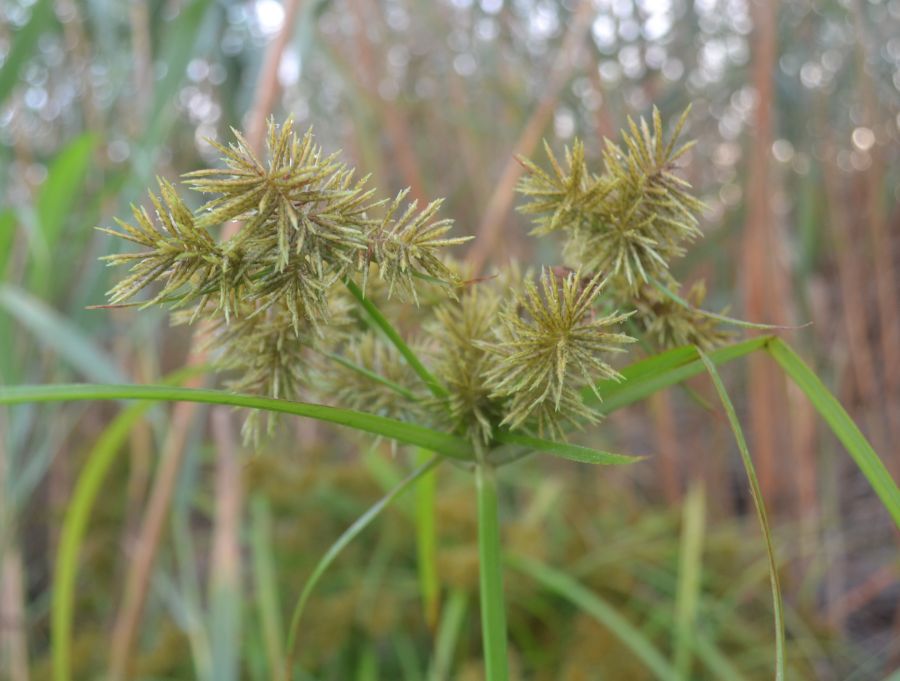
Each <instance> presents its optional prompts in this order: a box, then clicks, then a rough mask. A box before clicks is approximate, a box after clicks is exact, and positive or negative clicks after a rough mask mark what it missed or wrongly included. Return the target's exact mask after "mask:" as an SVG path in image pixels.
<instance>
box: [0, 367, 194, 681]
mask: <svg viewBox="0 0 900 681" xmlns="http://www.w3.org/2000/svg"><path fill="white" fill-rule="evenodd" d="M202 369H203V367H189V368H187V369H183V370H181V371H178V372H176V373H174V374H172V375H171V376H169V377H167V378H166V379H165V380H166V381H167V382H169V383H172V384H177V383H180V382H182V381H184V380H186V379H187V378H188V377H190V376H192V375H195V374H196V373H197V371H198V370H202ZM7 390H11V389H7V388H0V392H6V391H7ZM150 407H151V404H150V403H149V402H147V403H140V404H134V405H131V406H130V407H128V408H127V409H125V410H124V411H122V412H121V413H120V414H119V415H118V416H116V418H115V419H114V420H113V421H112V423H110V424H109V425H108V426H107V427H106V429H105V430H104V431H103V433H102V434H101V435H100V437H99V438H98V439H97V441H96V442H95V443H94V446H93V448H92V449H91V451H90V452H89V453H88V457H87V460H86V462H85V465H84V468H83V469H82V471H81V473H80V474H79V476H78V482H76V483H75V491H74V492H73V494H72V500H71V501H70V502H69V504H68V506H67V507H66V514H65V519H64V521H63V526H62V531H61V532H60V535H59V549H58V552H57V555H56V566H55V570H54V574H53V601H52V603H51V629H50V637H51V640H52V642H53V645H52V646H51V649H52V661H53V678H54V679H55V680H56V681H70V680H71V678H72V676H71V674H72V627H73V619H74V612H75V586H76V575H77V573H78V556H79V554H80V553H81V545H82V543H83V541H84V536H85V532H86V531H87V524H88V520H89V518H90V515H91V510H92V509H93V508H94V502H96V500H97V496H98V495H99V494H100V490H101V489H102V487H103V483H104V481H105V480H106V476H107V475H108V474H109V471H110V469H111V468H112V465H113V463H114V462H115V459H116V454H118V452H119V450H120V449H121V447H122V445H123V444H124V442H125V440H126V438H127V437H128V434H129V433H130V432H131V430H132V428H134V426H135V424H136V423H137V422H138V421H139V420H140V418H141V417H142V416H143V415H144V413H145V412H146V411H147V409H149V408H150Z"/></svg>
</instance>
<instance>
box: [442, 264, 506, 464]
mask: <svg viewBox="0 0 900 681" xmlns="http://www.w3.org/2000/svg"><path fill="white" fill-rule="evenodd" d="M501 296H502V293H501V291H500V290H499V287H498V286H497V285H496V283H495V282H492V281H489V282H481V283H478V284H475V285H472V286H469V287H468V288H467V289H466V290H465V292H463V294H462V295H460V296H459V298H458V300H455V301H449V302H448V303H446V304H445V305H442V306H440V307H438V308H436V309H435V311H434V317H433V319H432V320H431V321H430V322H429V323H428V325H427V326H426V331H427V332H428V335H429V337H430V338H431V339H432V348H431V353H430V354H431V356H432V358H433V361H434V369H435V374H436V376H437V377H438V379H439V380H440V381H441V383H442V384H443V385H444V386H445V387H446V388H447V390H448V392H449V396H448V397H447V398H446V400H444V401H443V403H442V404H436V405H435V413H436V415H437V416H438V418H439V419H441V420H442V421H443V423H442V425H444V426H445V427H446V428H448V429H449V430H451V431H452V432H456V433H459V434H461V435H465V436H466V437H467V438H468V439H469V440H470V441H471V442H473V443H475V444H476V445H477V446H479V447H482V446H486V445H488V444H489V443H490V440H491V437H492V435H493V431H494V428H495V426H496V425H497V423H499V421H500V420H502V418H503V410H502V404H501V403H500V402H499V401H498V400H496V399H494V398H493V397H492V395H491V393H492V392H493V386H492V384H491V382H490V381H489V379H488V374H489V373H490V371H491V370H492V369H493V368H494V367H495V366H496V364H497V362H496V360H497V357H496V355H495V354H494V353H493V352H492V351H491V347H492V343H493V342H494V341H495V340H496V336H495V332H496V329H497V316H498V314H499V313H500V307H501V304H502V300H503V299H502V297H501Z"/></svg>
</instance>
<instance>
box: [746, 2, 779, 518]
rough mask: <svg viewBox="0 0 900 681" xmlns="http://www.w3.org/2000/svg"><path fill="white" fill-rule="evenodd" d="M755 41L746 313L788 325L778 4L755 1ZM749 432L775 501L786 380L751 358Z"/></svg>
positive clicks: (764, 486)
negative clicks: (776, 130)
mask: <svg viewBox="0 0 900 681" xmlns="http://www.w3.org/2000/svg"><path fill="white" fill-rule="evenodd" d="M751 10H752V13H753V21H754V27H755V28H754V31H755V37H754V40H753V46H752V53H753V65H752V74H753V75H752V78H753V84H754V87H755V89H756V95H757V96H756V109H755V112H754V137H753V144H752V145H751V147H750V159H749V171H748V178H747V204H748V208H747V220H746V225H745V232H744V243H743V249H742V252H743V262H742V274H743V281H742V284H743V289H744V290H743V294H744V312H745V314H746V316H747V317H748V318H749V319H751V320H753V321H765V322H769V323H776V324H782V325H783V324H785V323H786V320H785V315H784V312H783V309H784V306H785V305H787V298H786V296H785V294H786V293H787V287H786V286H785V285H784V283H783V279H784V276H783V272H782V271H781V270H780V268H779V267H778V263H777V259H778V255H779V253H780V252H781V249H780V244H779V243H778V242H779V240H778V237H777V234H776V233H775V230H774V224H775V223H774V215H773V211H772V205H771V201H770V196H771V194H770V190H771V186H772V178H771V174H770V160H769V150H770V148H771V146H772V138H773V134H772V130H773V121H772V106H773V102H774V87H773V86H774V84H773V82H772V81H773V78H772V74H773V73H774V72H775V60H776V57H777V44H776V39H777V31H776V17H777V12H778V3H777V2H772V1H770V0H754V2H753V3H752V5H751ZM749 363H750V371H749V391H748V392H749V395H750V403H749V409H750V430H751V433H752V442H753V451H754V456H755V458H756V460H757V467H758V470H759V482H760V487H761V488H762V492H763V495H764V496H765V497H766V498H767V499H769V500H770V503H774V502H776V500H777V499H776V498H777V495H778V492H779V490H778V487H779V484H778V481H779V475H778V471H777V461H778V452H779V451H783V447H782V443H781V438H780V437H779V435H780V433H779V428H780V423H781V422H782V419H781V418H780V416H779V414H783V413H784V410H783V408H782V403H783V396H782V395H781V388H782V387H783V380H782V378H781V376H780V375H779V373H778V371H777V369H776V367H774V366H773V365H772V363H771V362H768V361H766V358H764V357H761V356H752V357H750V362H749Z"/></svg>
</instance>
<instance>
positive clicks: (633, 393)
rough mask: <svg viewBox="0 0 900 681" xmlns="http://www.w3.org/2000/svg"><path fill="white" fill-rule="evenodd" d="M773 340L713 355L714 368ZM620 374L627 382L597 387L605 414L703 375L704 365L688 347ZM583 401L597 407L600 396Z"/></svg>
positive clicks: (739, 345)
mask: <svg viewBox="0 0 900 681" xmlns="http://www.w3.org/2000/svg"><path fill="white" fill-rule="evenodd" d="M770 340H771V336H759V337H757V338H751V339H749V340H746V341H743V342H741V343H735V344H733V345H727V346H725V347H723V348H719V349H718V350H715V351H713V352H710V353H709V358H710V360H711V361H712V362H713V363H714V364H717V365H718V364H725V363H726V362H730V361H732V360H734V359H738V358H739V357H744V356H745V355H749V354H750V353H751V352H754V351H756V350H759V349H761V348H764V347H765V346H766V344H767V343H768V342H769V341H770ZM619 373H621V374H622V376H623V378H624V380H622V381H601V382H600V383H598V384H597V392H598V393H599V395H600V397H601V398H602V399H603V402H602V403H601V404H600V405H599V408H600V411H602V412H603V413H605V414H609V413H612V412H614V411H615V410H616V409H621V408H622V407H626V406H628V405H629V404H633V403H635V402H638V401H640V400H642V399H644V398H645V397H647V396H648V395H652V394H653V393H655V392H657V391H658V390H662V389H663V388H668V387H669V386H672V385H675V384H676V383H680V382H681V381H684V380H686V379H688V378H690V377H692V376H697V375H699V374H702V373H703V363H702V362H701V361H700V357H699V355H698V354H697V351H696V349H694V348H692V347H687V346H685V347H681V348H675V349H674V350H668V351H666V352H662V353H660V354H658V355H654V356H653V357H648V358H646V359H642V360H640V361H639V362H635V363H634V364H631V365H629V366H627V367H625V368H624V369H622V370H621V371H620V372H619ZM582 397H583V399H584V401H585V402H586V403H588V404H596V403H597V396H596V395H595V394H594V391H593V390H591V389H590V388H587V389H586V390H585V391H584V393H583V394H582Z"/></svg>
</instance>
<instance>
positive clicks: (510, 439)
mask: <svg viewBox="0 0 900 681" xmlns="http://www.w3.org/2000/svg"><path fill="white" fill-rule="evenodd" d="M495 439H496V440H497V442H500V443H502V444H505V445H517V446H520V447H527V448H528V449H531V450H534V451H536V452H542V453H544V454H550V455H552V456H557V457H559V458H561V459H569V460H570V461H578V462H579V463H593V464H600V465H604V466H620V465H622V464H627V463H635V462H637V461H640V460H641V459H643V458H644V457H641V456H626V455H625V454H613V453H611V452H604V451H600V450H599V449H590V448H589V447H582V446H581V445H573V444H569V443H567V442H554V441H552V440H543V439H541V438H536V437H531V436H529V435H522V434H520V433H510V432H500V433H497V435H496V437H495Z"/></svg>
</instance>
